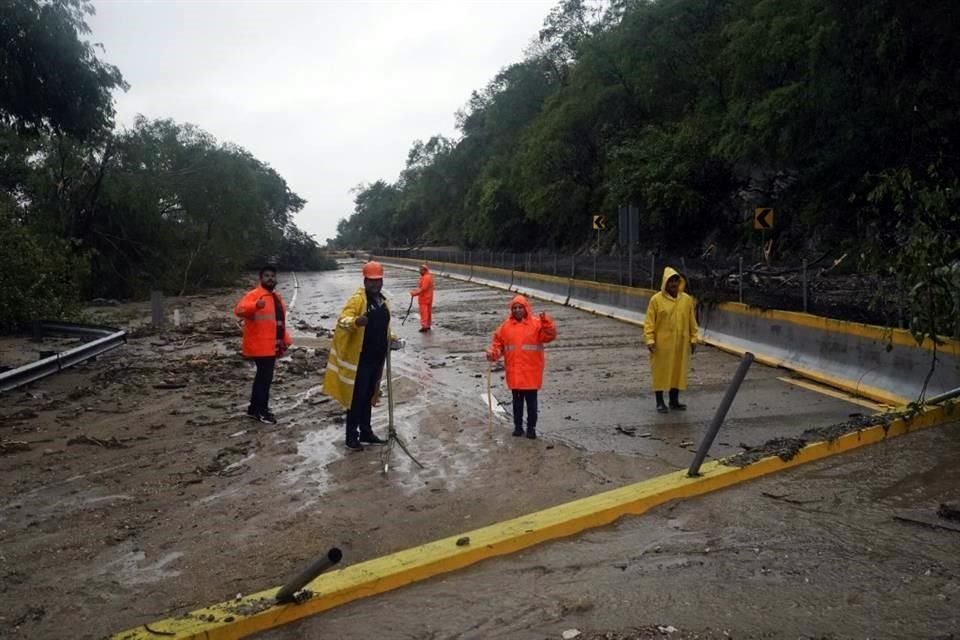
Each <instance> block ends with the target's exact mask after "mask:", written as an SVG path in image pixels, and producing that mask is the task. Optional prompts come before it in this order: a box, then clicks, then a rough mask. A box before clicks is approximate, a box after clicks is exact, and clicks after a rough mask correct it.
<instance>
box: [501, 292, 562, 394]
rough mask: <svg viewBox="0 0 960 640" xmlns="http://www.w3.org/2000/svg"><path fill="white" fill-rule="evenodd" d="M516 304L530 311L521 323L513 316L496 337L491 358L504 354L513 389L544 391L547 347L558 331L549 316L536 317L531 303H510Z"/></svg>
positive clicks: (519, 299)
mask: <svg viewBox="0 0 960 640" xmlns="http://www.w3.org/2000/svg"><path fill="white" fill-rule="evenodd" d="M515 304H522V305H523V306H524V307H525V308H526V310H527V315H526V317H525V318H524V319H523V320H522V321H517V320H516V319H515V318H514V317H513V313H510V316H509V317H508V318H507V319H506V320H504V321H503V323H502V324H501V325H500V327H499V328H498V329H497V330H496V332H495V333H494V334H493V342H492V343H491V345H490V349H489V351H488V355H489V357H491V359H493V360H496V359H498V358H499V357H500V356H501V354H502V355H503V357H504V363H505V365H506V370H507V387H509V388H510V389H520V390H533V389H540V387H542V386H543V366H544V363H545V360H546V358H545V357H544V350H543V345H544V344H546V343H548V342H552V341H553V340H554V339H555V338H556V337H557V328H556V327H555V326H554V324H553V320H551V319H550V318H549V317H548V316H547V315H546V314H544V315H543V318H540V317H538V316H535V315H533V309H532V308H531V307H530V303H529V302H527V299H526V298H524V297H523V296H516V297H515V298H514V299H513V300H512V301H511V302H510V306H511V307H513V305H515Z"/></svg>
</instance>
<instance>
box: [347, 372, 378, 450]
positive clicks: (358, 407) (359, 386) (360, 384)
mask: <svg viewBox="0 0 960 640" xmlns="http://www.w3.org/2000/svg"><path fill="white" fill-rule="evenodd" d="M380 369H381V367H374V366H371V365H366V364H361V365H360V366H359V367H357V379H356V380H355V381H354V383H353V400H352V401H351V402H350V409H349V410H348V411H347V442H355V441H356V440H357V439H358V438H359V437H360V436H361V435H365V434H369V433H370V432H371V431H372V429H371V427H370V411H371V407H370V401H371V400H373V393H374V391H376V390H377V384H378V383H379V380H378V378H379V373H380Z"/></svg>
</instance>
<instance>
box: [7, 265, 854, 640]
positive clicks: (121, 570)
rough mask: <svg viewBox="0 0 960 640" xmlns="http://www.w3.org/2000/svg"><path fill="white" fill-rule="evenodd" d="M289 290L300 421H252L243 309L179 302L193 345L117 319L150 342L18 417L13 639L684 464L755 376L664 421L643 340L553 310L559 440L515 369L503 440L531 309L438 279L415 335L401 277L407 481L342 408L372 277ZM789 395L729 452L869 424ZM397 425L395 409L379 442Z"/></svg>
mask: <svg viewBox="0 0 960 640" xmlns="http://www.w3.org/2000/svg"><path fill="white" fill-rule="evenodd" d="M283 276H284V277H285V279H284V282H283V284H282V285H281V292H282V293H283V294H284V296H285V298H286V299H287V300H288V302H292V303H293V304H292V308H291V314H290V323H291V326H292V327H294V328H295V329H296V330H295V334H294V340H295V343H296V344H295V348H294V349H293V350H292V351H291V352H290V354H289V357H288V358H286V359H284V360H283V361H282V362H281V363H280V365H279V369H278V375H277V378H276V379H275V382H274V386H273V402H272V404H273V408H274V410H275V411H276V413H277V415H278V417H279V418H280V420H281V423H280V424H279V425H276V426H271V425H262V424H259V423H253V422H251V421H249V420H248V419H247V418H246V417H245V416H244V415H243V411H244V409H245V407H246V403H247V399H248V397H249V389H250V383H251V381H252V376H253V370H252V367H251V366H250V365H248V364H247V363H245V362H244V361H243V359H242V358H241V357H240V356H239V353H238V351H239V332H238V329H237V327H236V324H235V322H234V321H233V319H232V308H233V305H234V303H235V302H236V299H237V298H238V296H239V295H240V293H241V292H240V291H239V290H238V291H230V292H221V293H219V294H215V295H208V296H198V297H194V298H189V299H183V300H173V301H171V304H170V308H171V309H172V308H174V307H178V308H182V309H183V310H184V317H185V318H187V323H186V326H184V327H182V328H180V329H179V330H173V329H171V330H167V331H164V332H159V333H157V332H153V331H151V330H150V329H149V328H147V327H145V326H143V324H144V320H145V319H146V318H149V308H148V307H146V306H145V305H136V304H131V305H121V306H119V307H111V308H102V309H98V310H96V314H97V317H98V318H99V319H100V320H101V321H103V322H107V323H112V324H117V325H121V326H126V327H129V328H131V329H132V331H133V334H132V335H133V337H132V338H131V340H130V343H129V344H128V345H127V346H126V347H124V348H121V349H119V350H116V351H114V352H112V353H110V354H108V355H106V356H103V357H101V358H99V359H98V360H97V361H96V362H92V363H88V364H87V365H85V366H83V367H80V368H77V369H74V370H70V371H67V372H65V373H63V374H60V375H59V376H56V377H53V378H49V379H47V380H44V381H42V382H40V383H37V384H34V385H32V386H31V387H29V388H27V389H21V390H18V391H15V392H12V393H10V394H7V395H6V396H4V397H2V398H0V403H2V404H0V439H2V441H17V442H25V443H27V445H28V449H26V450H21V449H17V450H14V451H11V452H10V453H5V454H4V455H0V479H2V484H0V487H2V488H0V549H2V552H0V591H2V592H3V593H4V595H5V596H6V597H7V602H8V606H7V607H6V611H5V612H4V613H2V614H0V637H3V636H5V635H9V636H10V637H25V638H62V637H64V635H63V634H64V630H65V629H68V630H70V634H71V637H76V638H101V637H103V636H105V635H107V634H109V633H111V632H115V631H119V630H122V629H125V628H129V627H133V626H137V625H139V624H142V623H144V622H148V621H150V620H153V619H156V618H160V617H169V616H174V615H177V614H179V613H182V612H185V611H188V610H190V609H193V608H196V607H198V606H201V605H204V604H208V603H212V602H217V601H221V600H225V599H229V598H232V597H234V596H235V595H236V594H237V593H250V592H252V591H255V590H259V589H263V588H267V587H270V586H274V585H276V584H279V583H280V582H282V581H283V579H284V578H286V577H288V576H289V575H290V574H291V572H292V571H295V570H296V569H298V568H299V567H301V566H302V565H303V564H304V563H305V562H309V560H310V559H312V558H313V557H315V556H316V555H317V554H318V553H320V552H322V551H324V550H325V549H326V548H328V547H329V546H331V545H336V546H339V547H340V548H342V549H343V551H344V556H345V557H344V562H345V563H354V562H359V561H362V560H365V559H369V558H372V557H376V556H378V555H382V554H384V553H389V552H392V551H396V550H399V549H403V548H407V547H410V546H412V545H415V544H418V543H422V542H426V541H429V540H433V539H435V538H439V537H444V536H448V535H454V534H456V533H459V532H461V531H464V530H467V529H472V528H476V527H479V526H483V525H486V524H490V523H493V522H496V521H499V520H503V519H506V518H511V517H515V516H518V515H521V514H523V513H527V512H530V511H534V510H538V509H541V508H544V507H548V506H552V505H556V504H559V503H562V502H565V501H568V500H570V499H573V498H577V497H582V496H586V495H590V494H593V493H597V492H598V491H601V490H604V489H609V488H611V487H613V486H619V485H623V484H627V483H631V482H636V481H639V480H642V479H645V478H649V477H651V476H654V475H657V474H660V473H664V472H666V471H671V470H674V469H677V468H681V467H685V466H686V465H687V464H688V463H689V461H690V458H691V457H692V455H693V450H694V449H695V444H696V442H697V440H698V439H699V437H700V435H701V434H702V432H703V431H704V429H705V425H706V423H707V422H709V419H710V416H711V415H712V412H713V410H714V408H715V407H716V405H717V404H718V402H719V399H720V397H721V396H722V394H723V390H724V388H725V385H726V383H727V381H728V380H729V378H730V377H731V376H732V374H733V371H734V370H735V368H736V366H737V360H736V358H733V357H730V356H728V355H726V354H723V353H721V352H718V351H715V350H712V349H709V348H702V349H700V350H698V352H697V354H696V355H695V357H694V360H693V371H692V373H691V391H690V393H688V394H686V396H685V398H684V400H685V401H686V402H687V403H688V404H689V405H690V410H689V411H687V412H685V413H679V412H675V413H671V414H669V415H666V416H661V415H659V414H657V413H656V412H655V411H654V405H653V401H652V394H650V393H649V391H648V388H649V373H648V367H647V363H646V357H645V355H644V350H643V349H642V345H641V344H640V331H639V329H638V328H636V327H632V326H630V325H626V324H623V323H619V322H617V321H613V320H609V319H603V318H597V317H595V316H592V315H591V314H588V313H584V312H580V311H576V310H572V309H568V308H564V307H559V306H556V305H550V304H547V303H539V302H536V301H534V307H535V310H536V311H540V310H546V311H548V312H549V313H551V314H552V315H554V317H555V319H556V321H557V326H558V330H559V334H560V335H559V338H558V339H557V341H556V342H555V343H553V344H551V345H550V346H549V347H548V351H547V354H548V355H547V360H548V362H547V373H546V377H545V380H546V382H545V387H544V390H543V391H542V392H541V399H540V406H541V418H540V424H539V425H538V431H539V432H540V433H541V438H540V439H538V440H536V441H530V440H527V439H526V438H522V439H517V438H512V437H511V436H510V430H511V427H512V425H511V421H510V419H509V418H508V416H507V414H508V412H509V411H510V407H509V399H510V394H509V392H508V391H507V390H506V389H505V388H504V387H503V382H502V372H498V373H495V374H494V376H493V378H494V387H495V388H494V395H495V396H496V397H497V399H498V403H497V404H498V407H497V410H496V411H495V415H494V428H493V431H492V432H491V431H490V429H489V413H488V407H487V402H486V393H487V391H486V390H487V386H486V375H487V363H486V361H485V360H483V357H482V353H483V349H484V348H485V346H486V345H487V344H488V342H489V339H490V335H491V333H492V331H493V329H494V328H495V327H496V325H497V324H498V323H499V322H500V321H501V320H502V318H503V317H505V315H506V311H507V305H508V302H509V299H510V295H509V294H506V293H504V292H502V291H496V290H492V289H486V288H483V287H479V286H476V285H469V284H465V283H459V282H455V281H450V280H444V279H440V278H438V282H437V300H436V304H435V311H434V331H433V332H432V333H430V334H419V333H417V327H418V322H417V318H416V310H414V312H413V314H411V317H410V319H409V320H408V321H407V322H406V324H405V325H404V326H400V320H401V319H402V317H403V314H404V312H405V310H406V306H407V302H408V300H409V297H408V296H407V293H406V292H407V291H408V290H409V289H411V288H413V286H414V285H415V282H416V274H415V273H413V272H409V271H402V270H399V269H392V268H388V270H387V277H386V281H385V291H386V293H387V294H388V295H389V296H391V299H392V301H393V303H392V308H393V314H394V318H395V322H394V329H395V331H396V332H397V333H399V334H400V335H401V336H402V337H404V338H406V340H407V346H406V348H405V349H404V350H403V351H399V352H395V353H394V359H393V364H394V377H395V381H394V387H395V394H396V403H397V404H396V409H397V413H396V416H397V426H398V430H399V431H400V433H401V435H403V436H404V437H405V438H406V440H407V442H408V444H409V445H410V448H411V450H412V451H413V452H414V454H415V455H416V456H417V457H418V458H419V459H420V460H421V461H422V462H424V464H425V465H426V469H423V470H421V469H418V468H416V467H415V466H414V465H413V464H412V463H411V462H410V461H409V460H408V459H407V458H406V457H405V456H403V455H402V454H401V453H399V452H395V453H394V455H393V459H392V463H391V471H390V473H389V475H386V476H384V475H383V474H381V473H380V456H379V452H378V451H377V450H375V449H374V450H367V451H364V452H360V453H352V452H347V451H346V450H345V449H344V447H343V446H342V442H343V413H342V411H341V410H340V409H339V408H338V407H336V406H335V403H333V402H331V401H330V400H329V399H328V398H326V397H324V396H323V394H322V393H321V391H320V389H319V385H320V383H321V379H322V374H323V368H324V365H325V362H326V351H327V348H328V345H329V337H328V336H329V329H332V328H333V326H334V322H335V319H336V316H337V314H338V313H339V310H340V308H341V306H342V305H343V303H344V302H345V301H346V299H347V297H348V296H349V295H350V294H351V293H352V292H353V291H354V290H355V289H356V287H357V286H359V284H360V276H359V265H357V264H348V265H346V268H345V269H343V270H340V271H337V272H333V273H319V274H300V277H299V288H298V289H294V288H293V282H292V280H291V278H290V276H289V274H283ZM94 319H96V318H94ZM8 348H9V347H8ZM30 348H42V345H41V346H40V347H30V346H28V347H27V349H30ZM783 378H784V372H782V371H776V370H771V369H767V368H764V367H762V366H760V365H754V367H753V369H752V370H751V372H750V374H749V376H748V379H747V381H746V382H745V383H744V386H743V389H742V391H741V394H740V396H739V397H738V398H737V401H736V402H735V404H734V406H733V408H732V410H731V412H730V415H729V417H728V422H727V424H726V425H725V427H724V431H723V432H722V433H721V437H720V438H719V442H718V444H717V447H716V449H715V453H717V455H721V454H722V455H725V454H728V453H734V452H737V451H739V450H740V444H741V443H743V444H747V445H754V444H759V443H762V442H764V441H765V440H767V439H768V438H770V437H773V436H778V435H793V434H798V433H800V432H802V431H803V430H805V429H807V428H810V427H816V426H823V425H827V424H831V423H835V422H839V421H842V420H844V419H846V418H847V417H848V416H849V415H850V414H853V413H863V412H868V411H869V410H868V409H866V408H864V407H861V406H857V405H855V404H851V403H849V402H846V401H843V400H841V399H837V398H833V397H829V396H826V395H822V394H818V393H814V392H812V391H809V390H807V389H803V388H800V387H797V386H795V385H793V384H789V383H788V381H785V380H784V379H783ZM386 421H387V415H386V406H385V402H384V403H383V406H381V407H380V408H378V409H375V410H374V429H375V431H377V432H378V433H380V434H381V435H382V434H384V433H385V431H386ZM677 508H680V507H677ZM735 513H736V510H734V511H732V514H735ZM601 533H603V532H601ZM607 533H609V532H607ZM597 535H600V534H597ZM452 579H457V578H456V577H451V578H449V580H452ZM446 580H447V579H445V580H444V582H445V581H446ZM465 588H466V589H467V590H468V592H469V590H470V589H471V587H469V585H468V586H466V587H465ZM468 592H466V593H464V594H461V596H462V597H463V598H467V597H468V595H469V594H468ZM453 595H454V594H452V593H451V596H453ZM464 601H466V600H464ZM371 602H372V603H375V602H381V600H377V601H371ZM356 606H363V604H362V603H359V604H358V605H356ZM372 606H381V605H378V604H374V605H372ZM464 613H466V612H464ZM333 615H335V616H336V615H340V613H339V612H335V613H334V614H333ZM438 615H440V614H438ZM328 617H329V616H324V617H322V618H318V619H317V620H316V621H311V622H309V623H304V624H313V623H316V624H323V622H322V620H326V619H327V618H328ZM361 617H362V616H361ZM358 619H359V618H358ZM318 628H319V627H318ZM461 631H463V629H461ZM318 633H319V632H318ZM355 633H356V634H358V635H354V636H352V637H372V635H376V634H366V635H364V634H363V633H361V630H360V629H356V630H355ZM451 633H453V635H451V636H435V637H456V634H457V633H459V632H451ZM324 634H326V632H325V633H324ZM313 635H314V633H313V631H310V632H303V634H301V636H296V635H290V636H284V637H291V638H293V637H313ZM381 637H434V636H417V635H413V636H411V635H409V634H407V635H403V634H401V635H390V634H387V635H381ZM475 637H483V635H482V634H481V635H477V636H475ZM504 637H507V636H504Z"/></svg>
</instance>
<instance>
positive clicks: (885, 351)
mask: <svg viewBox="0 0 960 640" xmlns="http://www.w3.org/2000/svg"><path fill="white" fill-rule="evenodd" d="M382 261H383V262H384V263H386V264H392V265H394V266H399V267H402V268H413V269H415V268H417V267H418V266H419V265H420V261H417V260H409V259H405V258H383V259H382ZM431 266H432V268H433V269H435V271H436V272H437V273H439V274H440V275H442V276H446V277H450V278H456V279H459V280H466V281H468V282H474V283H477V284H481V285H485V286H489V287H495V288H498V289H506V290H508V291H516V292H518V293H523V294H524V295H528V296H531V297H534V298H539V299H542V300H548V301H551V302H555V303H558V304H564V305H566V306H569V307H573V308H576V309H581V310H583V311H588V312H591V313H595V314H597V315H602V316H607V317H610V318H615V319H618V320H622V321H624V322H629V323H631V324H641V323H642V322H643V317H644V313H645V312H646V309H647V302H648V301H649V300H650V296H652V295H653V294H654V293H655V292H654V291H652V290H650V289H642V288H638V287H627V286H623V285H614V284H606V283H599V282H591V281H586V280H577V279H575V278H563V277H559V276H548V275H542V274H538V273H528V272H525V271H517V270H513V269H503V268H492V267H480V266H471V265H462V264H453V263H444V262H432V263H431ZM564 287H565V288H566V290H565V292H564ZM694 294H696V292H694ZM698 319H699V321H700V332H701V333H700V337H701V340H702V341H703V343H704V344H708V345H710V346H713V347H716V348H718V349H721V350H723V351H727V352H729V353H733V354H735V355H743V354H744V353H746V352H747V351H749V352H751V353H753V354H755V356H756V360H757V362H760V363H761V364H765V365H767V366H771V367H778V368H783V369H787V370H790V371H793V372H795V373H797V374H799V375H801V376H803V377H806V378H809V379H811V380H815V381H817V382H820V383H823V384H826V385H829V386H832V387H836V388H838V389H842V390H843V391H846V392H847V393H850V394H852V395H854V396H858V397H862V398H867V399H869V400H873V401H875V402H879V403H882V404H885V405H890V406H903V405H906V404H908V403H909V402H911V401H914V400H916V399H917V398H919V397H920V396H921V394H925V395H926V397H933V396H936V395H939V394H941V393H946V392H947V391H950V390H952V389H956V388H958V387H960V342H958V341H956V340H943V341H942V342H941V343H940V344H936V345H935V344H933V342H932V341H931V340H929V339H928V340H926V341H925V342H924V343H923V344H922V345H918V344H917V342H916V340H914V338H913V336H912V335H911V334H910V332H909V331H907V330H905V329H889V328H885V327H880V326H876V325H868V324H861V323H856V322H847V321H844V320H834V319H832V318H824V317H820V316H814V315H811V314H808V313H799V312H793V311H779V310H776V309H758V308H755V307H749V306H747V305H744V304H739V303H736V302H726V303H723V304H719V305H715V306H705V305H699V313H698ZM928 376H929V380H927V378H928Z"/></svg>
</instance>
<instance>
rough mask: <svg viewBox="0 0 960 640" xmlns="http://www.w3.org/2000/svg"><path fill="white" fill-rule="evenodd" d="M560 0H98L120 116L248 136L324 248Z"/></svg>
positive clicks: (97, 37) (228, 136)
mask: <svg viewBox="0 0 960 640" xmlns="http://www.w3.org/2000/svg"><path fill="white" fill-rule="evenodd" d="M556 2H557V0H482V1H481V0H447V1H446V2H444V1H422V2H399V1H396V2H390V1H387V0H383V1H380V2H360V1H356V0H354V1H350V2H340V1H337V0H327V1H324V0H300V1H293V0H286V1H278V0H259V1H251V0H153V1H150V0H94V5H95V7H96V10H97V15H95V16H92V17H91V18H90V19H89V24H90V27H91V28H92V30H93V34H92V40H93V41H94V42H100V43H102V44H103V45H104V47H105V49H106V50H105V51H103V52H100V54H99V55H100V56H101V57H102V58H103V59H104V60H106V61H108V62H110V63H112V64H115V65H117V66H118V67H119V68H120V71H121V73H123V76H124V78H125V79H126V81H127V82H128V83H129V84H130V90H129V91H128V92H126V93H118V94H117V121H118V124H120V125H121V126H131V125H132V123H133V120H134V118H135V117H136V115H137V114H143V115H145V116H147V117H149V118H173V119H174V120H177V121H178V122H190V123H193V124H196V125H197V126H199V127H201V128H203V129H204V130H206V131H209V132H210V133H212V134H213V135H214V136H216V137H217V139H219V140H221V141H229V142H234V143H237V144H239V145H241V146H242V147H244V148H246V149H248V150H249V151H250V152H251V153H253V154H254V155H255V156H257V157H258V158H259V159H260V160H262V161H264V162H266V163H268V164H270V165H271V166H273V167H274V168H275V169H276V170H277V171H278V172H279V173H280V174H281V175H282V176H283V177H284V178H285V179H286V180H287V183H288V184H289V185H290V188H291V189H293V190H294V191H295V192H296V193H298V194H299V195H300V196H302V197H303V198H306V199H307V201H308V202H307V206H306V207H305V209H304V210H303V211H302V212H300V213H299V214H298V215H297V218H296V220H297V224H298V225H299V226H300V227H301V228H302V229H304V230H306V231H307V232H308V233H311V234H314V235H315V236H316V238H317V240H319V241H320V242H321V243H323V242H324V241H325V240H326V238H328V237H333V236H335V235H336V225H337V222H338V221H339V220H340V218H344V217H347V216H348V215H349V214H350V213H351V212H352V211H353V199H352V196H351V194H350V190H351V189H352V188H353V187H355V186H356V185H358V184H359V183H370V182H374V181H375V180H378V179H381V178H383V179H386V180H388V181H391V182H392V181H394V180H396V178H397V176H398V175H399V173H400V171H401V170H402V169H403V167H404V164H405V161H406V156H407V151H408V150H409V148H410V145H411V143H412V142H413V140H415V139H418V138H419V139H426V138H429V137H430V136H431V135H433V134H436V133H442V134H445V135H448V136H453V135H455V134H456V129H455V128H454V112H455V111H456V110H457V109H459V108H461V107H462V106H463V105H464V104H465V103H466V102H467V100H468V99H469V97H470V92H471V91H472V90H475V89H482V88H483V87H484V86H485V85H486V84H487V82H488V81H489V80H490V79H491V78H493V76H494V75H495V74H496V73H497V72H498V71H499V70H500V69H501V68H503V67H504V66H507V65H509V64H512V63H514V62H518V61H520V60H521V58H522V55H523V53H522V52H523V49H524V48H525V47H526V46H527V45H528V44H529V43H530V41H531V40H532V39H533V38H534V37H535V36H536V34H537V32H538V30H539V28H540V26H541V24H542V22H543V19H544V18H545V17H546V15H547V13H548V12H549V11H550V8H551V7H553V6H554V5H555V4H556Z"/></svg>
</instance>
